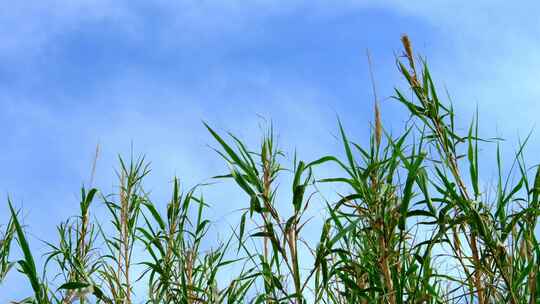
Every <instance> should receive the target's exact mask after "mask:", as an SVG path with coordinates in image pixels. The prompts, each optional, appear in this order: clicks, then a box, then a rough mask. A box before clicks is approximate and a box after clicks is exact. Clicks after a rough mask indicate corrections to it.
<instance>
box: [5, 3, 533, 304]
mask: <svg viewBox="0 0 540 304" xmlns="http://www.w3.org/2000/svg"><path fill="white" fill-rule="evenodd" d="M435 2H436V4H435ZM538 9H539V7H538V4H535V3H534V2H533V1H530V2H523V3H521V4H520V6H519V7H514V6H513V5H511V4H510V3H509V2H502V1H501V2H497V1H489V2H488V1H477V2H475V3H469V2H462V3H458V2H457V1H430V2H429V3H428V4H426V3H420V2H414V1H335V2H334V1H294V0H293V1H257V0H255V1H250V2H249V3H244V2H242V1H216V2H212V1H190V0H185V1H154V2H152V3H146V2H141V1H109V0H94V1H90V0H73V1H65V2H64V1H16V2H11V3H10V4H7V5H4V8H3V9H2V11H0V39H1V43H0V138H2V139H3V145H2V152H1V153H0V167H1V168H2V170H0V191H1V192H2V195H3V196H4V197H7V195H8V194H9V195H10V196H11V197H12V198H13V200H14V202H15V204H16V206H18V207H22V208H23V210H24V212H23V214H24V222H25V224H26V225H28V231H29V232H30V234H31V242H32V247H33V248H35V250H37V251H38V252H44V250H45V246H44V245H43V244H41V243H40V239H51V238H53V239H54V237H55V226H54V225H56V224H58V223H59V222H60V221H62V220H64V219H66V218H67V217H68V216H70V215H73V214H75V213H76V211H77V202H78V201H77V198H78V193H79V188H80V186H81V185H82V184H83V183H87V182H88V177H89V174H90V167H91V161H92V157H93V153H94V150H95V146H96V144H97V143H99V144H100V145H101V150H102V152H101V155H100V158H99V162H98V165H97V172H96V184H97V185H98V186H99V187H100V188H101V189H102V190H103V191H104V192H110V191H112V190H113V189H114V187H113V186H114V185H115V181H114V177H115V176H114V171H113V169H114V167H115V165H116V156H117V154H118V153H123V154H126V153H129V151H130V146H131V144H132V143H133V146H134V150H135V152H136V153H140V154H145V155H146V156H147V158H148V159H149V160H151V162H152V169H153V171H152V174H151V176H150V177H149V178H148V180H147V182H146V187H147V188H148V189H149V190H150V191H152V195H153V197H154V198H155V199H156V201H160V202H163V204H164V203H165V199H166V198H167V197H168V193H169V187H163V185H165V186H167V185H168V183H169V181H170V180H171V178H172V177H173V176H174V175H178V176H180V178H181V179H182V180H183V181H184V182H185V183H186V184H187V185H194V184H196V183H198V182H201V181H204V180H206V179H207V178H208V177H210V176H212V175H215V174H219V173H223V172H225V170H226V166H225V164H224V163H223V162H222V160H221V159H219V157H218V156H217V155H216V154H215V153H214V152H213V151H212V150H211V149H210V148H209V147H208V144H212V140H211V138H210V136H209V135H208V134H207V131H205V129H204V127H203V125H202V123H201V121H202V120H204V121H207V122H208V123H209V124H211V125H212V126H215V127H216V128H217V129H218V130H221V131H224V130H230V131H232V132H234V133H236V134H237V135H239V136H240V137H242V138H244V139H246V141H247V142H249V143H251V144H257V143H258V136H259V135H260V134H261V131H260V128H259V127H258V125H259V124H260V123H261V118H260V116H263V117H266V118H267V119H271V120H272V121H273V122H274V125H275V127H276V129H277V133H278V134H279V137H280V141H281V144H282V146H283V147H284V148H285V149H287V150H289V151H293V150H294V149H295V148H296V149H297V151H298V153H299V155H300V156H301V157H302V158H304V159H308V160H309V159H314V158H316V157H318V156H322V155H325V154H328V153H334V152H336V153H339V151H340V147H339V145H338V141H337V140H336V139H335V138H334V135H335V134H336V126H337V124H336V115H338V116H339V117H340V118H341V119H342V121H343V122H344V124H345V126H346V127H347V129H348V131H349V133H351V137H352V138H354V139H357V140H358V141H360V142H362V141H365V138H366V136H367V134H368V133H367V132H368V127H369V122H370V120H371V117H372V100H373V97H372V94H371V86H370V82H369V73H368V67H367V61H366V56H365V52H366V49H369V50H370V52H371V54H372V58H373V63H374V64H373V69H374V73H375V80H376V83H377V87H378V93H379V95H380V96H381V97H383V98H385V97H388V96H390V95H391V94H392V89H393V88H394V87H395V86H398V87H399V86H401V85H403V83H402V82H401V79H400V78H399V75H398V73H397V69H396V66H395V55H396V54H397V53H398V52H399V50H400V44H399V37H400V35H401V34H402V33H408V34H409V36H410V37H411V39H412V41H413V43H414V46H415V49H416V50H417V51H419V52H420V53H422V54H423V55H425V56H426V57H427V59H428V61H429V63H430V65H431V67H432V73H433V75H434V78H435V79H436V81H437V83H438V85H439V86H440V87H441V88H444V87H446V88H448V90H449V92H450V94H451V95H452V97H453V100H454V103H455V107H456V111H457V113H458V115H460V117H461V119H460V123H462V124H463V127H466V126H467V124H468V122H469V121H470V119H471V117H472V115H473V111H474V109H475V107H476V106H478V108H479V110H480V112H481V117H480V119H481V123H482V125H483V130H482V132H483V133H484V135H486V136H502V137H505V138H514V139H515V138H517V137H518V136H519V135H521V136H524V135H526V133H527V132H528V131H530V130H531V129H532V128H533V127H534V126H535V124H536V120H537V113H539V110H540V106H539V102H538V100H539V97H540V86H538V84H537V82H538V79H540V77H539V76H540V55H539V54H540V40H539V39H540V23H539V22H538V18H534V17H533V16H531V14H533V13H534V12H537V11H538ZM382 115H383V122H384V126H385V127H386V128H387V129H389V130H393V131H394V132H397V131H399V130H401V128H402V123H403V122H404V121H405V120H406V119H407V116H406V113H405V112H404V111H403V109H402V107H401V106H399V105H397V104H395V103H394V102H392V101H391V100H389V99H384V100H382ZM514 142H515V141H509V143H508V145H507V146H506V147H507V150H508V151H509V152H511V151H512V149H513V148H514V145H513V143H514ZM539 148H540V141H539V138H538V136H533V138H532V140H531V145H530V151H532V152H535V151H538V150H539ZM531 155H532V156H533V158H532V161H533V162H538V161H539V159H538V158H537V157H536V156H535V153H531ZM204 191H205V195H206V196H207V197H209V198H210V201H211V203H212V205H213V206H214V207H213V209H212V211H211V213H212V216H213V218H214V219H215V220H216V224H215V225H217V226H218V227H219V225H226V223H223V222H222V221H220V220H219V219H220V218H221V217H222V215H223V214H228V212H230V211H231V210H233V209H236V208H239V207H241V206H244V203H245V202H244V198H243V197H242V196H240V195H239V194H238V193H237V192H234V191H233V190H230V189H229V188H228V187H223V186H220V185H217V186H215V187H214V188H208V189H205V190H204ZM0 221H1V222H3V223H5V222H6V221H7V204H0ZM19 282H23V281H22V279H21V278H20V277H19V276H18V275H16V274H12V275H10V276H9V277H8V281H7V283H6V284H5V285H3V286H0V302H5V301H6V300H7V298H6V295H9V298H13V297H15V298H17V297H21V296H24V295H25V294H26V289H24V288H20V287H19V286H20V285H21V284H19Z"/></svg>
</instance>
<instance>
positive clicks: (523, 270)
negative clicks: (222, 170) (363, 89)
mask: <svg viewBox="0 0 540 304" xmlns="http://www.w3.org/2000/svg"><path fill="white" fill-rule="evenodd" d="M402 42H403V46H404V50H405V51H404V54H403V56H402V57H400V58H399V59H398V67H399V71H400V73H401V74H402V75H403V77H404V79H405V81H406V84H407V89H406V90H400V89H396V91H395V95H394V99H395V100H396V101H397V102H399V103H401V104H403V105H404V106H405V108H406V109H407V110H408V112H409V114H410V116H411V119H410V120H409V121H408V123H407V125H406V127H405V129H404V131H403V133H402V134H400V135H398V136H394V135H391V134H388V133H386V132H385V130H384V128H383V126H382V121H381V113H380V111H379V108H378V104H376V105H375V115H374V117H375V122H374V124H373V130H372V132H371V134H372V135H371V137H370V139H369V142H368V144H367V145H362V144H359V143H355V142H353V141H351V140H350V139H349V137H348V135H347V132H346V131H345V128H344V127H343V125H342V123H341V121H339V122H338V130H339V134H340V142H341V144H342V146H343V155H344V157H340V156H334V155H328V156H324V157H321V158H319V159H316V160H313V161H303V160H298V159H297V158H296V154H294V158H293V160H292V161H288V159H287V157H286V155H287V154H285V153H284V152H282V151H281V150H280V149H279V147H278V144H277V142H276V137H275V135H274V132H273V129H272V128H269V130H268V132H267V133H266V134H265V135H264V136H263V137H262V142H261V144H260V146H259V147H258V148H256V149H252V148H250V147H249V146H248V145H246V144H245V143H244V142H243V141H242V140H240V139H239V138H237V137H235V136H234V135H233V134H228V135H227V136H224V135H223V134H221V133H220V132H218V131H216V130H214V129H213V128H212V127H210V126H209V125H208V124H205V126H206V128H207V129H208V131H209V132H210V135H211V136H212V137H213V138H214V139H215V141H216V143H217V147H216V149H215V150H216V152H217V153H218V154H219V155H220V156H221V157H222V158H223V160H224V161H225V163H226V166H227V167H228V169H229V172H227V173H226V174H224V175H220V176H216V177H215V179H216V180H225V182H227V181H229V182H230V184H231V185H232V186H233V187H237V188H238V189H239V190H241V191H242V192H243V193H244V197H243V198H244V199H245V201H244V207H243V208H242V209H241V210H239V211H238V212H237V216H238V224H237V225H236V227H234V228H233V229H232V231H231V233H230V234H229V237H227V238H226V239H225V240H224V241H218V242H217V244H216V243H215V240H212V239H210V237H211V234H210V231H211V230H210V228H211V227H212V225H213V223H212V222H211V221H210V220H209V219H208V218H207V217H206V210H207V208H208V204H207V203H206V202H205V200H204V198H203V196H202V190H201V187H200V186H197V187H194V188H191V189H189V190H182V187H181V185H180V183H179V181H178V179H177V178H175V179H174V181H173V185H172V195H171V199H170V200H169V201H168V202H167V204H166V207H165V208H164V210H160V208H159V207H158V206H159V205H158V204H156V202H154V201H152V200H151V199H150V197H149V195H148V194H147V193H146V192H145V191H144V186H143V181H144V178H145V177H146V176H147V175H148V174H149V172H150V169H149V166H148V164H147V163H146V162H145V160H144V158H139V159H133V158H132V159H131V160H130V161H129V162H126V161H124V160H123V159H122V158H120V159H119V163H120V169H119V172H118V181H119V183H118V191H117V193H115V194H110V195H105V194H102V193H101V192H100V191H98V190H97V189H94V188H92V189H89V190H87V189H85V188H83V189H82V190H81V200H80V202H79V207H80V208H79V209H80V214H78V215H77V216H75V217H73V218H70V219H68V220H67V221H65V222H63V223H61V224H60V225H59V226H58V227H57V230H58V241H57V242H54V243H52V242H51V243H49V242H48V243H47V245H48V247H49V248H50V251H49V252H48V253H47V255H46V259H45V263H44V265H43V271H42V272H41V274H39V272H38V269H39V266H38V265H36V262H35V258H34V255H33V254H32V252H31V247H30V244H29V242H28V239H27V236H26V234H25V231H24V230H23V226H22V225H21V221H20V214H19V213H18V212H16V211H15V209H14V208H13V206H12V203H11V201H8V204H9V208H10V213H11V217H10V220H9V222H8V223H7V225H6V226H5V230H4V231H3V232H2V233H1V234H0V283H1V282H2V281H3V280H4V279H5V278H6V277H7V274H8V272H9V271H10V269H11V268H12V266H13V265H18V270H19V271H20V272H22V273H23V274H24V275H25V276H26V277H27V279H28V282H29V286H30V287H31V290H32V292H33V294H32V295H30V296H29V297H28V298H26V299H23V300H22V301H20V302H21V303H39V304H42V303H74V302H78V303H115V304H116V303H123V304H124V303H128V304H130V303H135V302H137V303H138V302H140V301H145V302H146V303H188V304H195V303H197V304H198V303H296V304H300V303H325V304H326V303H334V304H338V303H363V304H367V303H391V304H396V303H480V304H485V303H516V304H517V303H529V304H532V303H539V302H540V294H539V293H540V291H539V290H540V286H539V284H540V283H539V282H540V278H539V277H538V276H537V274H538V272H539V271H540V269H539V265H540V264H539V259H540V246H539V244H538V241H537V238H536V235H537V233H536V223H537V220H538V215H539V207H540V166H530V165H528V164H527V163H526V162H525V157H524V148H525V144H526V142H527V140H528V137H527V140H525V141H524V142H523V143H522V144H520V146H519V147H518V150H517V152H516V155H515V157H514V159H513V160H512V162H511V163H510V166H509V167H508V168H506V167H504V168H503V164H504V163H503V161H502V158H501V152H500V148H499V142H498V140H497V139H489V140H485V139H482V138H480V137H479V118H478V117H479V115H478V113H476V115H475V116H474V118H473V121H472V123H471V124H470V126H469V127H468V128H466V129H467V132H465V133H464V134H461V133H460V132H459V131H458V130H460V128H458V127H457V126H456V121H455V113H454V110H453V106H452V105H451V104H447V103H444V102H443V101H441V100H440V99H439V96H438V94H437V91H436V85H435V83H434V81H433V79H432V76H431V73H430V72H429V69H428V65H427V63H426V61H425V60H424V59H416V58H415V57H414V54H413V51H412V46H411V43H410V42H409V40H408V38H407V37H406V36H404V37H403V39H402ZM494 142H495V143H496V153H494V154H495V155H494V156H495V157H496V163H495V164H494V165H495V166H493V168H494V169H496V172H497V176H496V182H495V186H494V187H488V186H487V185H486V184H485V183H486V181H485V180H484V179H483V178H485V175H482V174H481V172H480V169H481V168H486V166H488V165H489V163H487V165H486V163H484V162H487V160H486V158H485V157H480V151H484V152H486V151H489V149H487V148H489V147H492V146H493V145H494ZM481 161H482V163H483V164H484V165H482V166H481V165H480V162H481ZM323 165H324V166H335V167H337V168H338V170H339V173H338V174H337V175H336V176H319V175H316V174H320V173H321V172H324V171H323V170H320V169H319V167H320V166H323ZM505 170H506V171H505ZM321 184H327V185H339V189H346V190H342V191H341V192H340V193H338V197H337V198H336V199H335V200H333V201H327V200H325V199H324V197H325V196H323V195H319V194H320V190H319V187H318V185H321ZM96 204H102V205H104V206H105V207H106V208H107V210H108V214H109V218H108V219H109V220H110V222H107V221H97V222H96V221H95V220H92V218H91V217H90V214H91V213H92V210H93V208H94V207H95V206H96ZM313 205H317V207H312V206H313ZM313 208H315V209H317V210H320V209H321V208H322V209H324V210H325V214H324V217H323V218H322V219H321V220H322V221H321V222H322V224H321V225H320V227H317V226H316V225H312V226H314V227H315V228H319V230H318V232H317V233H318V241H317V242H315V243H314V242H313V241H310V238H309V237H308V232H307V231H306V227H307V226H308V225H311V224H312V223H310V216H309V214H310V211H311V210H312V209H313ZM312 231H313V230H312ZM312 234H313V232H311V235H309V236H313V235H312ZM13 240H16V244H17V245H18V246H17V248H18V249H19V253H20V256H21V258H20V260H18V261H13V260H12V259H13V256H14V254H13V250H12V249H13V247H14V246H13V245H14V244H15V243H14V242H13ZM209 244H214V245H213V246H209ZM139 251H140V252H142V253H141V254H134V252H139ZM141 269H142V270H141ZM53 271H54V272H53ZM51 273H53V274H52V275H51ZM135 284H142V285H143V286H145V288H144V291H143V293H142V294H141V293H139V294H136V292H135V290H138V291H140V289H135V288H134V285H135ZM50 286H55V287H54V288H52V287H50Z"/></svg>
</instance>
